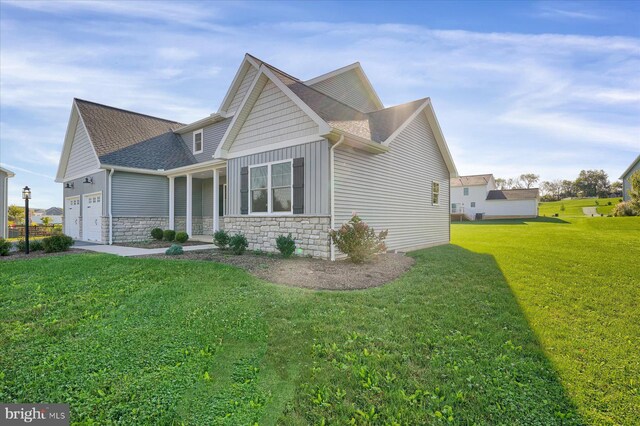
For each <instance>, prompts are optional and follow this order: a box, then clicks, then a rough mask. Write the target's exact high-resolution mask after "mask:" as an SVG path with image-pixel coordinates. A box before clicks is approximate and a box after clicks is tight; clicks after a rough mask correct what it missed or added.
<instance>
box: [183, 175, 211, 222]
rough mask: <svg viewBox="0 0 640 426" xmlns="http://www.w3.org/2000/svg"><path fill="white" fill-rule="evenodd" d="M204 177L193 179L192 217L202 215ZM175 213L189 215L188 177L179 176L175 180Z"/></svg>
mask: <svg viewBox="0 0 640 426" xmlns="http://www.w3.org/2000/svg"><path fill="white" fill-rule="evenodd" d="M212 179H213V178H212ZM203 181H204V179H193V180H192V186H193V187H192V188H191V191H192V194H193V195H192V197H191V208H192V210H191V215H192V217H199V216H202V182H203ZM174 185H175V199H174V201H175V204H174V206H175V207H174V208H175V215H176V216H186V215H187V178H186V177H178V178H176V180H175V184H174Z"/></svg>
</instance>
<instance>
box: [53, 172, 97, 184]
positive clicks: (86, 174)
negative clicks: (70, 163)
mask: <svg viewBox="0 0 640 426" xmlns="http://www.w3.org/2000/svg"><path fill="white" fill-rule="evenodd" d="M103 171H105V169H94V170H89V171H86V172H82V174H79V175H76V176H71V177H68V178H64V180H57V179H56V182H57V183H67V182H70V181H72V180H76V179H80V178H83V177H85V176H89V175H95V174H98V173H102V172H103Z"/></svg>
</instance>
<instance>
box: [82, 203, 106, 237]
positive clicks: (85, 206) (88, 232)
mask: <svg viewBox="0 0 640 426" xmlns="http://www.w3.org/2000/svg"><path fill="white" fill-rule="evenodd" d="M82 239H83V240H84V241H93V242H99V243H101V242H102V192H95V193H93V194H85V195H83V196H82Z"/></svg>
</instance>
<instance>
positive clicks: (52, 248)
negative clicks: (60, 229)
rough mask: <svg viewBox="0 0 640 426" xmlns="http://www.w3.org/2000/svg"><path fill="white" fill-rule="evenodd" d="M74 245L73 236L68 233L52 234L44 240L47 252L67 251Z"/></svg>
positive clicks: (43, 244)
mask: <svg viewBox="0 0 640 426" xmlns="http://www.w3.org/2000/svg"><path fill="white" fill-rule="evenodd" d="M72 245H73V238H71V237H70V236H68V235H64V234H59V235H52V236H50V237H47V238H44V239H43V240H42V246H43V247H44V251H45V253H57V252H60V251H67V250H69V247H71V246H72Z"/></svg>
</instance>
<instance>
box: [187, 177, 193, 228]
mask: <svg viewBox="0 0 640 426" xmlns="http://www.w3.org/2000/svg"><path fill="white" fill-rule="evenodd" d="M185 216H186V228H187V230H186V231H187V235H189V237H191V236H192V235H193V175H192V174H191V173H187V211H186V213H185Z"/></svg>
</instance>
